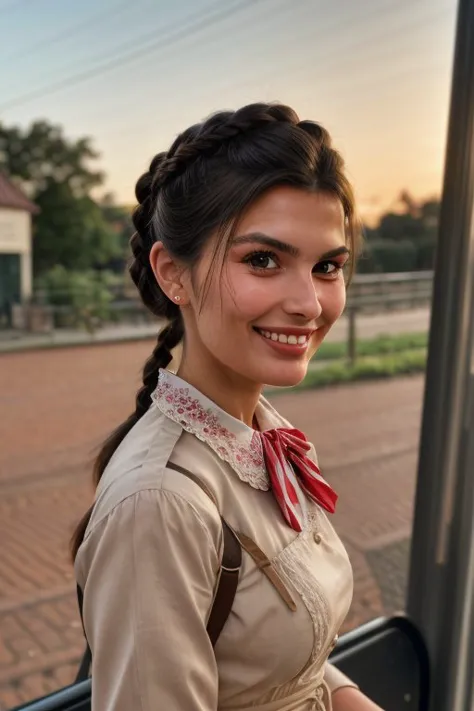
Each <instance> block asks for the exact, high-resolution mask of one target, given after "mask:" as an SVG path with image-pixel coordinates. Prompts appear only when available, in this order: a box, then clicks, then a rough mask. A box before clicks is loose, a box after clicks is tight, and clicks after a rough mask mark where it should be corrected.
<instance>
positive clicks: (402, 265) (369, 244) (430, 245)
mask: <svg viewBox="0 0 474 711" xmlns="http://www.w3.org/2000/svg"><path fill="white" fill-rule="evenodd" d="M435 248H436V239H435V237H432V236H426V237H419V238H418V239H417V240H416V241H415V240H409V239H403V240H393V239H383V240H382V239H369V240H367V241H366V242H365V245H364V249H363V253H362V255H361V257H360V259H359V262H358V266H357V271H358V272H359V273H362V274H373V273H377V272H382V273H383V272H415V271H420V270H430V269H433V266H434V255H435Z"/></svg>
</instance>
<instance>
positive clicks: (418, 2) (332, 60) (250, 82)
mask: <svg viewBox="0 0 474 711" xmlns="http://www.w3.org/2000/svg"><path fill="white" fill-rule="evenodd" d="M422 5H423V0H413V5H412V7H414V8H416V7H421V6H422ZM398 7H399V0H391V2H390V1H389V2H386V3H385V7H384V9H385V14H386V13H387V12H390V10H392V9H397V8H398ZM449 11H450V8H448V7H442V8H441V9H439V10H437V11H436V12H434V13H430V14H429V15H424V16H423V17H421V18H419V19H417V20H413V19H412V18H411V17H410V18H406V19H405V20H402V21H401V22H397V23H395V24H393V23H392V22H391V20H392V18H386V19H387V20H388V23H386V24H387V26H386V29H385V31H382V32H380V31H378V32H377V34H376V35H375V36H374V38H373V39H374V40H377V41H376V42H374V41H373V40H369V41H368V40H367V38H366V37H360V36H359V32H358V30H359V28H360V27H363V26H365V25H366V23H367V21H368V20H370V19H371V18H372V17H373V16H376V15H377V14H379V7H377V8H376V9H375V11H374V10H373V9H372V10H370V11H368V12H365V13H362V12H360V11H359V10H357V13H356V14H354V15H353V16H351V17H344V18H343V20H342V21H340V20H337V21H332V22H329V23H328V25H326V26H324V27H322V28H321V34H324V35H327V34H328V33H331V34H334V35H335V36H337V35H338V33H339V32H340V31H341V30H344V29H346V28H349V27H350V28H351V30H353V37H354V39H353V40H352V41H351V42H350V44H349V45H348V46H344V47H343V46H342V45H341V44H340V42H338V43H335V44H334V46H333V47H332V50H331V51H326V50H325V51H324V53H323V54H321V57H318V55H315V56H313V57H311V58H307V59H305V60H303V61H302V60H301V58H296V61H293V62H291V61H288V60H285V66H284V68H282V69H280V68H279V69H278V70H277V71H275V70H274V69H270V71H266V72H265V71H264V72H262V73H260V74H259V75H258V77H254V78H252V79H244V80H243V81H237V82H233V83H232V91H235V90H241V89H244V88H246V87H254V86H255V87H257V86H258V85H260V84H261V83H264V82H269V81H272V80H273V79H274V78H275V77H278V78H279V79H281V78H283V77H285V78H287V79H288V78H290V77H291V75H292V74H294V75H295V76H296V75H297V74H298V73H299V72H300V71H301V70H304V69H308V66H309V65H310V64H312V63H313V64H315V63H316V64H317V63H318V62H319V63H320V64H321V66H323V63H324V64H327V66H330V67H331V71H334V70H341V69H345V68H346V67H347V58H346V57H341V56H340V55H341V50H342V49H344V50H349V51H350V52H351V53H354V51H357V50H360V49H365V48H367V47H370V55H372V56H373V55H374V54H375V57H374V60H375V61H377V59H378V58H379V56H378V55H380V50H382V54H383V49H384V48H385V47H386V41H387V40H389V39H390V38H391V37H393V34H394V32H395V33H397V34H402V33H405V34H404V36H406V35H407V33H408V34H412V33H413V32H414V31H415V32H416V31H418V29H419V28H422V27H426V26H427V25H431V24H434V23H435V22H437V21H439V20H440V19H441V18H443V17H444V16H445V15H446V14H447V13H448V12H449ZM313 33H314V30H312V29H311V28H310V31H309V33H305V34H304V35H303V36H302V35H300V34H298V35H297V36H293V37H291V39H289V38H288V37H287V38H286V39H285V42H286V44H287V45H288V46H293V45H294V44H298V43H302V42H303V40H305V39H308V38H310V37H311V38H313V39H314V43H313V44H314V45H315V46H317V39H318V35H317V34H313ZM261 58H262V59H264V56H263V55H261ZM316 64H315V66H316ZM336 83H337V80H336ZM227 88H228V85H223V84H219V85H218V86H214V87H213V88H212V91H210V92H209V93H206V92H205V93H202V92H201V91H200V92H199V100H200V101H205V100H207V99H208V98H209V99H212V98H214V99H215V97H216V96H220V95H221V93H222V92H223V91H224V92H225V90H226V89H227ZM189 100H190V101H191V102H192V100H193V97H192V96H191V97H189ZM116 108H117V107H116ZM119 113H120V110H119ZM96 115H97V114H96V112H94V114H93V115H92V116H96ZM104 115H105V114H104ZM100 116H102V112H101V113H100ZM148 126H149V124H141V125H139V126H138V127H137V124H136V123H134V124H133V125H132V124H130V123H128V122H127V123H126V124H123V125H122V126H118V127H117V126H116V124H115V122H114V129H115V128H118V131H117V132H116V131H115V130H113V133H114V134H115V133H117V135H122V134H126V133H127V132H129V131H130V130H131V129H133V128H138V130H140V129H143V130H145V129H146V128H148Z"/></svg>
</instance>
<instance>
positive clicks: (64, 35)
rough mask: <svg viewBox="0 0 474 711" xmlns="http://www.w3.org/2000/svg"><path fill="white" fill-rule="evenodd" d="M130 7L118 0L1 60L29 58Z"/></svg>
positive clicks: (122, 0) (28, 0)
mask: <svg viewBox="0 0 474 711" xmlns="http://www.w3.org/2000/svg"><path fill="white" fill-rule="evenodd" d="M24 1H25V0H24ZM26 2H31V0H26ZM130 7H131V5H130V0H120V2H118V3H115V4H114V5H112V7H109V8H108V9H107V10H105V11H102V12H97V13H95V14H94V15H89V16H88V17H86V18H85V19H84V20H82V22H77V23H76V24H74V25H70V26H69V27H67V28H66V29H65V30H62V31H61V32H58V33H57V34H54V35H51V36H50V37H45V38H44V39H42V40H40V41H39V42H37V43H36V44H33V45H30V46H27V47H24V48H23V49H20V50H19V51H18V52H14V53H13V54H7V56H6V57H4V58H3V61H7V60H9V59H16V58H17V57H22V58H23V57H29V56H30V55H31V54H34V53H35V52H36V51H37V50H38V49H42V48H43V47H51V46H54V45H55V44H59V43H60V42H63V41H64V40H68V39H71V38H72V37H76V36H77V35H80V34H81V33H82V32H83V31H84V30H87V29H89V28H90V27H93V26H94V25H96V24H97V23H99V22H101V21H102V20H105V19H107V18H108V17H109V16H110V14H111V12H113V13H114V15H117V14H119V13H121V12H122V11H123V10H127V9H129V8H130ZM1 9H2V8H0V10H1Z"/></svg>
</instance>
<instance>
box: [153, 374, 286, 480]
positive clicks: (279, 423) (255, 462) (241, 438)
mask: <svg viewBox="0 0 474 711" xmlns="http://www.w3.org/2000/svg"><path fill="white" fill-rule="evenodd" d="M152 401H153V402H154V404H155V405H156V406H157V407H158V408H159V409H160V410H161V412H163V414H164V415H166V416H167V417H169V418H170V419H171V420H173V421H174V422H176V423H178V424H179V425H181V427H182V428H183V429H184V430H186V432H190V433H191V434H193V435H195V436H196V437H197V438H198V439H200V440H202V441H203V442H205V443H206V444H207V445H208V446H209V447H210V448H211V449H212V450H213V451H214V452H215V453H216V454H217V455H218V456H219V457H220V458H221V459H223V460H224V461H225V462H227V463H228V464H230V466H231V467H232V469H234V471H235V472H236V474H237V475H238V477H239V478H240V479H241V480H242V481H244V482H246V483H247V484H250V486H253V487H254V488H255V489H261V490H263V491H267V490H268V489H269V488H270V483H269V478H268V474H267V471H266V467H265V462H264V458H263V451H262V445H261V441H260V437H259V436H258V434H257V433H256V432H255V430H253V429H252V428H251V427H248V425H246V424H245V423H244V422H241V420H238V419H236V418H235V417H232V415H229V413H228V412H225V411H224V410H222V409H221V408H220V407H219V406H218V405H216V404H215V403H214V402H212V400H209V398H207V397H206V396H205V395H203V394H202V393H201V392H199V390H196V388H194V387H193V386H192V385H189V383H187V382H186V381H184V380H182V379H181V378H178V376H177V375H174V373H171V372H170V371H169V370H160V375H159V379H158V386H157V388H156V390H155V391H154V393H153V394H152ZM255 417H256V419H257V422H258V426H259V428H260V430H261V431H264V430H268V429H273V428H274V427H291V425H290V424H289V422H287V421H286V420H285V419H284V418H283V417H281V416H280V415H279V414H278V412H277V411H276V410H275V409H274V408H273V407H272V406H271V405H270V403H269V402H267V400H266V399H265V398H264V397H261V398H260V401H259V403H258V405H257V409H256V411H255Z"/></svg>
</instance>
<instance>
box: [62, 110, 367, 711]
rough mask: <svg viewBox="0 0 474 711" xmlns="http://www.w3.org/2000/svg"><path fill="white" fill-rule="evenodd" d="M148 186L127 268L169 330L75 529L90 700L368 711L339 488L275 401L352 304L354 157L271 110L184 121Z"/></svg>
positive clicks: (110, 710)
mask: <svg viewBox="0 0 474 711" xmlns="http://www.w3.org/2000/svg"><path fill="white" fill-rule="evenodd" d="M136 195H137V199H138V202H139V206H138V207H137V209H136V211H135V214H134V224H135V227H136V233H135V234H134V236H133V237H132V240H131V245H132V250H133V255H134V261H133V263H132V265H131V274H132V277H133V280H134V282H135V284H136V285H137V287H138V289H139V291H140V295H141V297H142V299H143V301H144V303H145V305H146V306H147V307H148V308H149V309H150V310H151V311H152V312H153V313H154V314H155V315H156V316H157V317H160V318H164V319H166V320H167V322H168V324H167V325H166V326H165V328H163V330H162V331H161V332H160V334H159V336H158V341H157V345H156V347H155V349H154V351H153V353H152V355H151V357H150V359H149V360H148V361H147V363H146V364H145V367H144V371H143V385H142V387H141V388H140V390H139V391H138V394H137V398H136V407H135V411H134V412H133V414H132V415H131V416H130V417H129V418H128V420H127V421H126V422H124V423H123V424H122V425H121V426H120V427H119V428H118V429H117V430H116V431H115V432H114V433H113V434H112V435H111V437H110V438H109V439H108V441H107V442H106V443H105V445H104V447H103V449H102V451H101V453H100V455H99V458H98V460H97V464H96V471H95V475H96V481H97V495H96V501H95V504H94V506H93V508H92V509H91V511H89V512H88V514H87V515H86V516H85V517H84V519H83V521H82V522H81V525H80V526H79V528H78V530H77V532H76V535H75V541H74V553H75V554H76V555H75V568H76V575H77V581H78V585H79V587H80V588H81V589H82V591H83V594H84V602H83V620H84V627H85V632H86V635H87V638H88V640H89V643H90V647H91V649H92V671H93V673H92V677H93V685H92V688H93V700H92V708H93V710H94V711H99V710H100V711H131V710H132V709H133V710H135V709H141V710H142V711H155V710H156V709H166V710H167V711H168V710H169V711H171V710H173V711H174V710H176V711H215V710H216V709H219V710H224V709H233V710H234V711H242V710H243V709H247V708H255V709H259V710H260V711H307V710H309V709H319V710H323V709H325V710H327V709H331V708H333V709H334V710H335V711H371V710H372V711H373V710H374V709H376V708H377V707H376V706H375V705H374V704H373V703H372V702H370V701H369V700H368V699H367V698H366V697H365V696H363V694H362V693H361V692H360V691H359V690H358V689H357V688H356V686H355V685H354V684H353V683H352V682H351V681H350V680H349V679H347V677H345V676H344V675H343V674H341V673H340V672H339V671H338V670H336V669H335V668H334V667H332V666H331V665H329V664H327V657H328V655H329V653H330V651H331V649H332V648H333V646H334V643H335V640H336V639H337V631H338V629H339V628H340V625H341V623H342V622H343V620H344V618H345V616H346V613H347V611H348V608H349V605H350V602H351V595H352V573H351V568H350V564H349V561H348V558H347V554H346V552H345V550H344V548H343V546H342V543H341V542H340V541H339V539H338V537H337V535H336V533H335V532H334V530H333V528H332V526H331V524H330V523H329V520H328V518H327V517H326V514H325V513H324V511H323V509H325V510H326V511H329V512H331V511H333V510H334V505H335V500H336V498H337V496H336V494H335V492H334V491H333V490H332V489H331V487H330V486H329V485H328V484H327V483H326V482H325V480H324V479H323V477H322V476H321V474H320V472H319V469H318V467H317V463H316V455H315V452H314V448H313V447H312V445H310V444H309V443H307V441H306V439H305V438H304V435H303V434H302V433H300V432H298V431H297V430H292V429H291V425H290V424H289V423H288V422H286V421H285V420H284V419H283V418H282V417H280V415H279V414H278V413H277V412H276V411H275V410H274V409H273V408H272V407H271V406H270V404H269V403H268V402H267V401H266V400H265V399H264V398H263V397H262V395H261V392H262V388H263V387H264V385H265V384H268V385H273V386H292V385H296V384H297V383H299V382H300V381H301V380H302V379H303V378H304V376H305V374H306V371H307V367H308V363H309V361H310V359H311V358H312V356H313V355H314V353H315V352H316V350H317V349H318V347H319V345H320V343H321V342H322V340H323V339H324V337H325V335H326V334H327V332H328V331H329V329H330V328H331V326H332V325H333V323H334V322H335V321H336V320H337V319H338V318H339V316H340V315H341V313H342V310H343V308H344V303H345V281H344V276H343V274H344V271H345V270H346V269H350V266H351V264H352V262H353V259H354V256H355V253H356V251H357V247H358V239H359V237H358V231H357V223H356V219H355V211H354V200H353V195H352V191H351V188H350V185H349V183H348V181H347V179H346V178H345V176H344V173H343V163H342V160H341V158H340V156H339V154H338V153H337V152H336V151H335V150H334V149H333V148H331V144H330V138H329V135H328V134H327V132H326V131H325V130H324V129H323V128H321V127H320V126H319V125H317V124H315V123H312V122H309V121H301V122H300V121H299V119H298V117H297V115H296V114H295V112H294V111H292V110H291V109H290V108H288V107H286V106H281V105H267V104H254V105H250V106H246V107H244V108H242V109H240V110H239V111H236V112H223V113H218V114H216V115H214V116H212V117H211V118H209V119H208V120H207V121H205V122H204V123H202V124H198V125H196V126H193V127H191V128H190V129H188V130H187V131H185V132H184V133H182V134H181V135H180V136H178V138H177V139H176V140H175V142H174V143H173V145H172V146H171V148H170V150H169V151H168V152H167V153H160V154H159V155H157V156H156V157H155V158H154V159H153V161H152V163H151V165H150V169H149V171H148V172H147V173H145V175H143V176H142V177H141V178H140V179H139V181H138V183H137V187H136ZM181 342H182V343H183V352H182V358H181V362H180V365H179V368H178V371H177V374H176V375H175V374H173V373H171V372H170V371H169V370H166V367H167V366H168V365H169V364H170V362H171V359H172V355H171V351H172V350H173V349H174V348H175V347H176V346H177V345H178V344H180V343H181ZM334 426H337V423H334ZM221 517H222V519H221ZM236 545H237V553H236V550H235V546H236ZM232 546H234V548H233V549H232ZM240 546H242V548H243V552H242V551H241V548H240ZM229 550H231V560H232V556H234V560H235V561H236V563H235V565H233V564H232V563H231V564H230V565H229V564H228V563H226V561H227V557H226V558H225V560H224V562H223V556H228V553H229ZM239 556H241V560H239ZM221 565H222V567H221ZM232 569H233V571H234V572H232ZM236 573H238V576H237V575H236ZM232 581H234V583H232ZM233 584H234V585H237V589H236V590H235V589H232V585H233ZM226 586H227V587H226ZM216 610H217V611H216ZM219 632H220V636H219ZM214 645H215V646H214Z"/></svg>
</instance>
